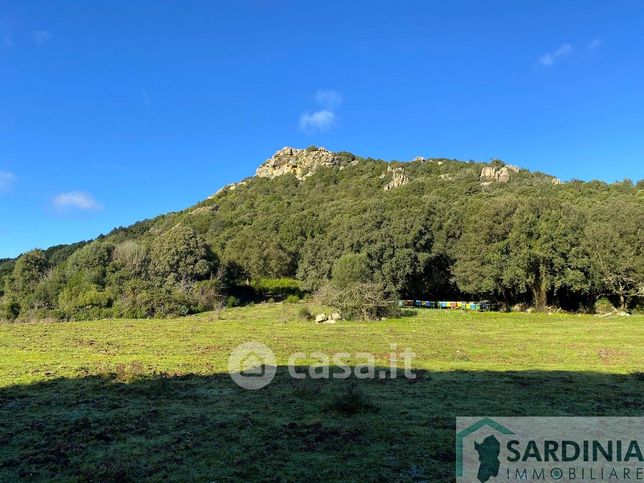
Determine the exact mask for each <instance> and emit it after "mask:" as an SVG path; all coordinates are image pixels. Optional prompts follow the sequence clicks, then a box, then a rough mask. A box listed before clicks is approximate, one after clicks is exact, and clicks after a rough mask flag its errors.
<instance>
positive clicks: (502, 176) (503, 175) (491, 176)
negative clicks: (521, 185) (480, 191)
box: [480, 164, 520, 185]
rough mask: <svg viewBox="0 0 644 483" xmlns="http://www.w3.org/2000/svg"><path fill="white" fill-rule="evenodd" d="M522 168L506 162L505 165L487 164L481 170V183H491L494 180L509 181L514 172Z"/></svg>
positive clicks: (499, 181)
mask: <svg viewBox="0 0 644 483" xmlns="http://www.w3.org/2000/svg"><path fill="white" fill-rule="evenodd" d="M519 171H520V169H519V168H518V167H517V166H512V165H511V164H506V165H505V166H501V167H496V166H485V167H484V168H483V169H482V170H481V177H480V179H481V184H483V185H489V184H491V183H494V182H498V183H507V182H508V181H510V176H511V174H512V173H518V172H519Z"/></svg>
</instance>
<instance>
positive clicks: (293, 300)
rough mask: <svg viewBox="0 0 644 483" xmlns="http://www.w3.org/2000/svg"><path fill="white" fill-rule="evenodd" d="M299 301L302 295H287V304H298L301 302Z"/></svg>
mask: <svg viewBox="0 0 644 483" xmlns="http://www.w3.org/2000/svg"><path fill="white" fill-rule="evenodd" d="M299 301H300V297H298V296H297V295H289V296H288V297H286V300H285V301H284V302H286V303H287V304H297V303H299Z"/></svg>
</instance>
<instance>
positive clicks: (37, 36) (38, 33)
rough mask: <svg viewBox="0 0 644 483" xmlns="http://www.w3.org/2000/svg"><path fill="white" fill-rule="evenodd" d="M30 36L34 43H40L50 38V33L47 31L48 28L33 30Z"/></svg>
mask: <svg viewBox="0 0 644 483" xmlns="http://www.w3.org/2000/svg"><path fill="white" fill-rule="evenodd" d="M32 37H33V39H34V42H35V43H36V45H41V44H44V43H45V42H47V41H48V40H51V33H49V31H48V30H34V31H33V33H32Z"/></svg>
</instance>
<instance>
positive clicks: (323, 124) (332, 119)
mask: <svg viewBox="0 0 644 483" xmlns="http://www.w3.org/2000/svg"><path fill="white" fill-rule="evenodd" d="M336 122H337V116H336V114H335V112H333V111H330V110H328V109H323V110H321V111H316V112H305V113H303V114H302V115H301V116H300V130H302V131H304V132H312V131H326V130H327V129H330V128H332V127H333V126H334V125H335V123H336Z"/></svg>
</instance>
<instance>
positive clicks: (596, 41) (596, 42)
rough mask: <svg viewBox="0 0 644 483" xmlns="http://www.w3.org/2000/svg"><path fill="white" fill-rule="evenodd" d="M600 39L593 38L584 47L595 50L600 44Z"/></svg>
mask: <svg viewBox="0 0 644 483" xmlns="http://www.w3.org/2000/svg"><path fill="white" fill-rule="evenodd" d="M601 44H602V39H593V40H592V42H590V43H589V44H588V46H587V47H586V48H587V49H588V50H595V49H596V48H597V47H599V46H601Z"/></svg>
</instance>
